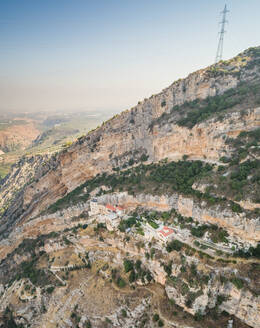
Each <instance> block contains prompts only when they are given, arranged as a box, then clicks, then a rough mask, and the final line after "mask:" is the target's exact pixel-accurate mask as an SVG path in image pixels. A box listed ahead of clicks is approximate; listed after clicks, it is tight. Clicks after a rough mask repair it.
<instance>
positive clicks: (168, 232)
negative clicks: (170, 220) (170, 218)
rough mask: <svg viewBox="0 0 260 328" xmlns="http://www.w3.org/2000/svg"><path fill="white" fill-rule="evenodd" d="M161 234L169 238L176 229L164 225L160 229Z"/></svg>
mask: <svg viewBox="0 0 260 328" xmlns="http://www.w3.org/2000/svg"><path fill="white" fill-rule="evenodd" d="M158 232H159V233H160V234H162V236H163V237H164V238H167V237H169V236H170V235H171V234H173V233H174V230H173V229H172V228H169V227H166V226H165V227H163V228H162V229H161V230H159V231H158Z"/></svg>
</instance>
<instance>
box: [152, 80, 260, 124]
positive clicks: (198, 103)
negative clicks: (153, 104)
mask: <svg viewBox="0 0 260 328" xmlns="http://www.w3.org/2000/svg"><path fill="white" fill-rule="evenodd" d="M259 103H260V83H259V81H254V82H251V83H240V84H239V85H238V87H236V88H233V89H229V90H227V91H226V92H224V93H223V94H222V95H216V96H214V97H208V98H206V99H195V100H193V101H189V102H185V103H184V104H183V105H176V106H174V107H173V108H172V109H171V111H170V113H165V112H164V113H163V114H162V115H161V116H160V117H159V118H157V119H155V120H154V121H153V122H152V123H151V124H150V129H152V128H153V126H154V125H156V124H159V125H161V124H164V123H166V122H169V121H172V119H173V117H174V116H176V117H179V118H178V119H177V122H176V123H177V124H178V125H180V126H185V127H187V128H189V129H191V128H192V127H193V126H194V125H196V124H198V123H200V122H203V121H206V120H207V119H209V118H210V117H212V116H214V115H216V114H217V115H218V119H223V115H222V113H225V111H226V110H229V109H232V108H233V107H234V106H236V105H239V108H240V109H242V108H245V109H246V108H248V105H249V104H250V105H253V104H259Z"/></svg>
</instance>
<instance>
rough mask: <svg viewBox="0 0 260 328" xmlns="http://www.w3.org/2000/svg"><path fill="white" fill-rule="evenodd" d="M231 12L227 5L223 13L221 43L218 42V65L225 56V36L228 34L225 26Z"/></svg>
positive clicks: (220, 33)
mask: <svg viewBox="0 0 260 328" xmlns="http://www.w3.org/2000/svg"><path fill="white" fill-rule="evenodd" d="M228 12H229V10H227V5H225V8H224V10H223V11H222V12H221V14H222V15H223V16H222V21H221V22H220V24H221V30H220V32H219V35H220V36H219V42H218V49H217V54H216V60H215V63H217V62H218V61H220V60H221V59H222V56H223V44H224V34H225V33H226V31H225V25H226V23H227V20H226V17H227V13H228Z"/></svg>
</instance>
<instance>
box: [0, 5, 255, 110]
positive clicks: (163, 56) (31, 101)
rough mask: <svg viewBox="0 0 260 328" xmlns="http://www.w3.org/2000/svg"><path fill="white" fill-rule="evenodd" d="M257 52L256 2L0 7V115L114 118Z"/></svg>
mask: <svg viewBox="0 0 260 328" xmlns="http://www.w3.org/2000/svg"><path fill="white" fill-rule="evenodd" d="M225 3H227V5H228V9H230V11H231V12H230V13H229V15H228V20H229V24H228V26H227V34H226V35H225V44H224V58H230V57H232V56H234V55H236V54H237V53H239V52H241V51H242V50H244V49H246V48H248V47H250V46H257V45H260V34H259V31H260V19H259V13H260V1H259V0H246V1H245V0H226V1H222V0H181V1H180V0H0V111H8V110H25V111H26V110H30V111H31V110H44V109H48V110H50V109H69V110H73V109H75V110H79V109H89V110H90V109H95V108H105V109H108V110H109V109H111V110H113V111H119V110H123V109H126V108H129V107H131V106H133V105H135V104H136V103H137V102H138V100H142V99H143V98H145V97H149V96H150V95H151V94H153V93H157V92H159V91H161V89H163V88H165V87H167V86H168V85H170V84H171V83H172V82H173V81H174V80H176V79H178V78H180V77H185V76H186V75H187V74H188V73H190V72H192V71H194V70H197V69H199V68H202V67H205V66H207V65H209V64H212V63H213V62H214V58H215V52H216V48H217V40H218V30H219V25H218V21H219V20H220V14H219V12H220V11H221V10H222V9H223V7H224V4H225Z"/></svg>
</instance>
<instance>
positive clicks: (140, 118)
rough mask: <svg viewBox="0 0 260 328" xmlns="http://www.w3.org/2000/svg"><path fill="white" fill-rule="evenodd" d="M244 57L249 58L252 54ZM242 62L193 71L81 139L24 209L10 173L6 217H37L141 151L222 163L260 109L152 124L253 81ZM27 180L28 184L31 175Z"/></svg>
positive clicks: (31, 191) (24, 199)
mask: <svg viewBox="0 0 260 328" xmlns="http://www.w3.org/2000/svg"><path fill="white" fill-rule="evenodd" d="M244 56H245V57H246V55H244ZM246 58H247V60H249V61H250V58H249V59H248V57H246ZM232 65H233V66H234V67H232ZM243 66H244V64H242V62H241V63H240V62H239V61H237V62H236V61H234V63H233V64H232V63H231V64H230V66H229V67H228V70H229V71H232V69H233V68H235V69H236V70H238V71H240V74H232V73H228V74H220V75H217V76H215V77H214V76H212V74H211V73H210V72H211V71H210V69H209V68H207V69H204V70H200V71H198V72H195V73H193V74H191V75H189V76H188V77H187V78H186V79H184V80H180V81H177V82H175V83H173V84H172V85H171V86H170V87H168V88H166V89H164V90H163V91H162V92H161V93H159V94H158V95H155V96H152V97H150V98H149V99H146V100H144V101H143V102H141V103H139V104H138V105H137V106H136V107H134V108H132V109H131V110H128V111H125V112H123V113H122V114H120V115H118V116H116V117H114V118H112V119H111V120H109V121H107V122H106V123H105V124H103V125H102V126H101V127H100V128H98V129H96V130H95V131H93V132H91V133H89V134H88V135H87V136H86V137H83V138H81V139H80V140H79V141H78V142H76V143H75V144H73V145H72V146H71V147H69V148H68V149H67V150H66V151H63V152H62V153H61V154H59V155H58V157H57V159H56V163H57V165H55V166H54V167H48V170H47V172H46V171H45V170H43V172H42V174H40V175H39V177H38V180H37V181H34V182H33V183H31V184H30V185H28V186H25V187H24V189H23V191H22V195H21V200H20V202H19V207H20V208H22V212H19V213H17V211H16V210H15V205H14V204H15V203H17V199H16V198H15V199H14V200H13V201H12V202H11V203H12V205H10V203H9V202H10V197H8V196H7V195H6V194H10V193H12V194H13V190H12V189H10V188H12V187H11V185H15V184H16V180H15V179H14V178H13V175H14V173H12V174H11V175H10V176H9V178H7V179H6V181H5V183H4V184H3V185H2V187H1V191H0V195H1V196H0V199H2V205H3V206H4V207H7V206H8V207H9V208H10V210H9V212H8V213H6V214H5V215H4V216H3V220H4V221H5V220H8V218H9V217H14V220H17V219H19V220H24V219H26V218H28V217H31V216H34V215H37V214H39V213H40V212H41V211H42V210H45V209H46V207H48V206H49V205H50V204H51V203H53V202H54V201H56V200H57V199H58V198H60V197H62V196H64V195H65V194H66V193H67V192H70V191H71V190H73V189H74V188H75V187H77V186H78V185H79V184H81V183H83V182H85V181H86V180H87V179H90V178H92V177H94V176H95V175H96V174H98V173H103V172H105V171H107V172H109V171H111V169H112V167H114V166H118V165H122V164H123V163H125V162H127V161H129V159H131V158H133V157H136V158H140V156H141V155H142V154H146V155H148V156H149V160H150V161H159V160H160V159H163V158H166V157H168V158H169V159H172V160H177V159H180V158H182V156H183V155H188V156H189V157H190V158H191V159H201V160H207V161H218V159H219V158H220V157H221V156H222V155H223V153H224V152H225V151H227V150H228V149H227V146H226V145H225V142H224V138H225V137H226V136H235V135H237V134H239V132H240V131H245V130H251V129H254V128H256V127H257V126H258V125H259V121H257V120H258V119H259V108H253V109H248V110H247V114H246V116H245V117H244V119H243V121H241V120H240V119H239V117H240V116H239V115H240V114H238V113H233V114H230V115H231V116H230V115H227V116H226V117H225V119H224V120H223V122H215V121H214V120H210V121H208V122H205V123H200V124H198V125H195V126H194V127H193V129H191V130H190V129H188V128H185V127H179V126H178V125H176V124H175V123H174V122H173V123H169V124H168V123H166V124H164V125H163V126H160V127H159V126H157V125H154V126H153V128H151V123H152V121H153V120H154V119H155V118H157V117H159V116H160V115H161V114H162V113H164V112H165V113H169V112H170V110H171V108H172V107H173V106H175V105H179V104H183V103H184V102H185V101H190V100H194V99H197V98H198V99H205V98H207V97H208V96H214V95H219V94H222V93H223V92H225V91H226V90H228V89H230V88H233V87H236V86H237V85H238V83H240V82H241V81H250V80H252V79H255V78H256V77H257V76H258V75H259V72H258V71H257V69H256V68H255V67H253V68H251V69H245V68H244V67H243ZM239 75H240V76H239ZM176 115H177V116H176V119H177V118H178V114H176ZM173 121H174V120H173ZM32 166H35V167H42V164H41V163H38V162H37V161H36V162H34V163H33V164H32ZM15 174H16V176H17V179H21V178H20V177H23V176H24V174H25V173H24V170H23V169H22V168H20V169H19V170H16V173H15ZM32 175H33V176H34V174H32ZM25 180H26V181H27V182H28V177H26V179H25ZM18 189H19V188H18Z"/></svg>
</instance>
